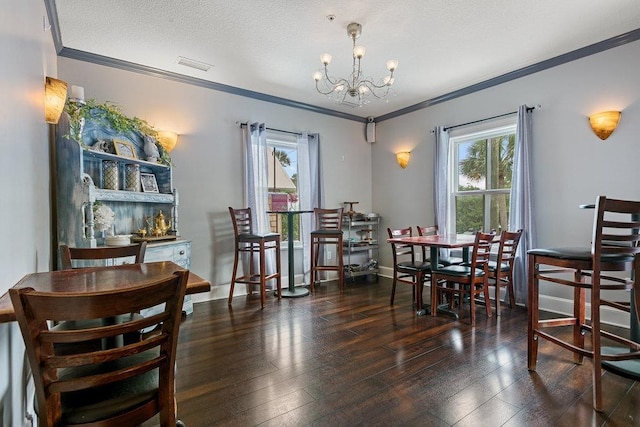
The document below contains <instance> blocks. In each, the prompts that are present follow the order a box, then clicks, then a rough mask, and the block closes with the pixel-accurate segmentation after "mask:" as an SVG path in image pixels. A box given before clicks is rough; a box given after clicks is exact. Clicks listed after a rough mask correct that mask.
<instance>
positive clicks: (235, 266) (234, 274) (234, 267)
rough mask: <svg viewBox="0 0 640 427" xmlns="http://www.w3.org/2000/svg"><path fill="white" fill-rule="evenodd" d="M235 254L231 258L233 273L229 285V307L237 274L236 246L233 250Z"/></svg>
mask: <svg viewBox="0 0 640 427" xmlns="http://www.w3.org/2000/svg"><path fill="white" fill-rule="evenodd" d="M235 252H236V254H235V256H234V258H233V273H232V275H231V285H230V286H229V301H228V302H227V304H228V305H229V306H230V305H231V300H233V288H234V287H235V285H236V274H237V273H238V247H237V246H236V250H235Z"/></svg>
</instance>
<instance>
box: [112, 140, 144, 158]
mask: <svg viewBox="0 0 640 427" xmlns="http://www.w3.org/2000/svg"><path fill="white" fill-rule="evenodd" d="M113 148H114V149H115V151H116V154H117V155H118V156H120V157H126V158H127V159H137V158H138V156H137V155H136V147H135V146H134V145H133V144H132V143H130V142H128V141H122V140H120V139H114V140H113Z"/></svg>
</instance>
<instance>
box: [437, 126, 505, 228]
mask: <svg viewBox="0 0 640 427" xmlns="http://www.w3.org/2000/svg"><path fill="white" fill-rule="evenodd" d="M450 135H451V137H450V145H449V148H450V150H451V153H450V156H449V158H450V159H451V161H450V170H449V179H448V184H447V185H448V190H449V191H448V193H449V197H450V200H449V202H450V203H449V206H450V209H449V212H448V215H449V224H451V231H452V232H453V233H456V234H473V233H475V232H476V231H479V230H482V231H489V230H496V233H498V234H499V233H500V232H501V231H502V230H507V229H508V224H509V192H510V191H511V176H512V171H513V153H514V151H513V150H514V146H515V137H516V118H515V117H512V118H511V117H510V118H507V119H505V118H502V119H500V120H498V121H493V122H483V123H481V124H479V125H475V126H466V127H464V128H460V129H453V130H452V131H451V133H450Z"/></svg>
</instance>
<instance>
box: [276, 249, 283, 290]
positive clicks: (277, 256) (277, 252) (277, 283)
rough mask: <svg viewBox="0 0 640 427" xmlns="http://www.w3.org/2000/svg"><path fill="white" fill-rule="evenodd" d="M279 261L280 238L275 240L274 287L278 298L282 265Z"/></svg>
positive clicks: (280, 287) (280, 288)
mask: <svg viewBox="0 0 640 427" xmlns="http://www.w3.org/2000/svg"><path fill="white" fill-rule="evenodd" d="M280 261H281V259H280V240H276V273H277V274H278V276H277V279H276V289H277V290H278V299H281V298H282V270H281V268H282V267H281V264H280Z"/></svg>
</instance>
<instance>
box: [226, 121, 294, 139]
mask: <svg viewBox="0 0 640 427" xmlns="http://www.w3.org/2000/svg"><path fill="white" fill-rule="evenodd" d="M236 123H238V124H239V125H240V127H241V128H246V127H247V122H244V123H240V122H236ZM265 129H266V130H270V131H272V132H280V133H288V134H289V135H297V136H299V135H302V133H301V132H293V131H290V130H282V129H274V128H265Z"/></svg>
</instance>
